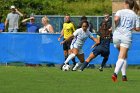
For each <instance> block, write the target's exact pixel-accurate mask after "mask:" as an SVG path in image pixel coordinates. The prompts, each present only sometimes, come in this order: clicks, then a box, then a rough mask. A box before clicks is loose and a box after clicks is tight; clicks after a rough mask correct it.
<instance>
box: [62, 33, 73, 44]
mask: <svg viewBox="0 0 140 93" xmlns="http://www.w3.org/2000/svg"><path fill="white" fill-rule="evenodd" d="M73 38H74V35H71V36H70V37H69V38H67V39H65V40H64V41H62V42H61V44H64V43H65V42H67V41H70V40H71V39H73Z"/></svg>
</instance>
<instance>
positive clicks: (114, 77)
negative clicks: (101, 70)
mask: <svg viewBox="0 0 140 93" xmlns="http://www.w3.org/2000/svg"><path fill="white" fill-rule="evenodd" d="M112 80H113V82H117V75H116V74H113V75H112Z"/></svg>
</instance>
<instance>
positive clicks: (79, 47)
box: [70, 43, 84, 54]
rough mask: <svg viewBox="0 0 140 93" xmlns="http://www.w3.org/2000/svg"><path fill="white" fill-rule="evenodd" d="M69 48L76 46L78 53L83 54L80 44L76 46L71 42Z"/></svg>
mask: <svg viewBox="0 0 140 93" xmlns="http://www.w3.org/2000/svg"><path fill="white" fill-rule="evenodd" d="M70 48H71V49H73V48H77V49H78V51H79V52H78V54H83V53H84V52H83V50H82V47H81V46H78V44H76V43H74V44H71V46H70Z"/></svg>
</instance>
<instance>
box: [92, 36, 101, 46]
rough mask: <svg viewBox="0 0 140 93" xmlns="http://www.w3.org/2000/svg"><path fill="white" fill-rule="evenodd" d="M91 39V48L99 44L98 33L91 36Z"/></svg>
mask: <svg viewBox="0 0 140 93" xmlns="http://www.w3.org/2000/svg"><path fill="white" fill-rule="evenodd" d="M91 39H92V40H93V41H94V42H95V44H93V45H92V47H91V48H94V47H95V46H97V45H98V44H100V36H99V35H97V38H95V37H93V36H92V37H91Z"/></svg>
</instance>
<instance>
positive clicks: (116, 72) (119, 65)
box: [114, 59, 124, 74]
mask: <svg viewBox="0 0 140 93" xmlns="http://www.w3.org/2000/svg"><path fill="white" fill-rule="evenodd" d="M123 63H124V59H118V61H117V62H116V67H115V71H114V73H115V74H118V73H119V71H120V69H121V67H122V65H123Z"/></svg>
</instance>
